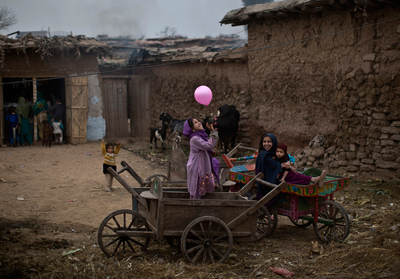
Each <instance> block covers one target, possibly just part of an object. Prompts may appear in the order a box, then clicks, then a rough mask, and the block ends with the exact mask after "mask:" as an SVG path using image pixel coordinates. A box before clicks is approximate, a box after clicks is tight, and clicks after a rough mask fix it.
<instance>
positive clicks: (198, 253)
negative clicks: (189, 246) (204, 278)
mask: <svg viewBox="0 0 400 279" xmlns="http://www.w3.org/2000/svg"><path fill="white" fill-rule="evenodd" d="M203 252H204V248H203V247H201V249H200V250H199V251H198V252H197V254H196V255H195V256H194V257H193V259H192V260H191V261H192V262H194V263H195V262H196V261H197V259H198V258H199V257H200V256H201V255H202V254H203Z"/></svg>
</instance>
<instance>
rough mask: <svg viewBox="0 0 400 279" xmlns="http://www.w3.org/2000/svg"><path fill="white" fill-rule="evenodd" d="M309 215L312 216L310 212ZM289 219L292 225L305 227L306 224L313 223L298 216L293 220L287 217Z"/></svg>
mask: <svg viewBox="0 0 400 279" xmlns="http://www.w3.org/2000/svg"><path fill="white" fill-rule="evenodd" d="M309 215H311V216H313V215H312V214H309ZM313 218H314V217H313ZM289 220H290V222H292V224H293V225H296V226H297V227H299V228H307V227H308V226H311V225H312V224H313V223H314V222H313V221H309V220H304V219H300V218H299V219H297V220H293V219H291V218H290V217H289Z"/></svg>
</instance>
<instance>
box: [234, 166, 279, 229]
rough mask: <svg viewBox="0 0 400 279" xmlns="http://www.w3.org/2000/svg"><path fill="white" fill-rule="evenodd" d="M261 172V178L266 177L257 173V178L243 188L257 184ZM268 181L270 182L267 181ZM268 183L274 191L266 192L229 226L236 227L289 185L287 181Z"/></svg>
mask: <svg viewBox="0 0 400 279" xmlns="http://www.w3.org/2000/svg"><path fill="white" fill-rule="evenodd" d="M260 174H261V176H260V177H261V178H262V177H264V175H263V173H261V172H260V173H259V174H257V176H256V177H257V178H253V179H252V180H251V181H250V182H249V183H247V185H246V186H245V187H243V188H242V190H243V189H244V188H246V187H247V186H248V185H249V184H250V185H251V186H253V185H254V184H255V182H256V179H259V178H258V176H259V175H260ZM264 182H265V181H264ZM266 183H268V182H266ZM268 184H269V186H272V187H273V188H274V189H272V191H270V192H269V193H268V194H266V195H265V196H264V197H262V198H261V199H260V200H259V201H258V202H257V203H256V204H254V205H253V206H251V207H250V208H248V209H247V210H245V211H244V212H243V213H242V214H240V215H239V216H237V217H236V218H235V219H233V220H232V221H231V222H230V223H229V224H227V225H228V227H229V228H230V229H231V230H233V229H234V228H236V227H237V226H238V225H239V224H241V223H243V221H245V220H246V219H247V218H248V217H249V216H250V215H252V214H254V213H255V212H256V211H257V210H258V209H260V208H261V207H263V206H264V205H265V204H266V203H267V202H269V201H270V200H271V199H272V198H274V197H275V196H276V195H278V194H279V193H280V192H281V191H282V190H283V189H284V188H286V187H287V183H286V182H282V183H281V184H279V185H274V184H271V183H268ZM239 192H241V191H239ZM239 192H238V193H239ZM246 192H247V191H246Z"/></svg>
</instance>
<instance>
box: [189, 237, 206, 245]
mask: <svg viewBox="0 0 400 279" xmlns="http://www.w3.org/2000/svg"><path fill="white" fill-rule="evenodd" d="M186 242H188V243H195V244H202V243H203V241H201V240H197V239H191V238H188V239H186Z"/></svg>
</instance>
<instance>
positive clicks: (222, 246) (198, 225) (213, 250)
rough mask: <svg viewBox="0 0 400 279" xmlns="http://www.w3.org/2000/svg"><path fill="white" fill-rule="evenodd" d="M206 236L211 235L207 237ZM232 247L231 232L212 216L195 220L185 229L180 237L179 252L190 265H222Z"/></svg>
mask: <svg viewBox="0 0 400 279" xmlns="http://www.w3.org/2000/svg"><path fill="white" fill-rule="evenodd" d="M199 234H203V235H202V236H200V235H199ZM207 234H211V235H210V236H209V237H207ZM194 238H195V241H193V239H194ZM199 240H201V242H200V243H198V241H199ZM197 244H198V245H197ZM232 245H233V237H232V233H231V230H230V229H229V227H228V226H227V225H226V224H225V223H224V222H223V221H222V220H220V219H218V218H217V217H213V216H203V217H199V218H197V219H195V220H194V221H192V222H191V223H190V224H189V225H188V226H187V227H186V228H185V230H184V231H183V234H182V237H181V251H182V253H183V254H184V255H185V257H186V259H187V260H188V261H190V262H192V263H196V262H211V263H222V262H223V261H225V260H226V259H227V258H228V256H229V253H230V251H231V250H232ZM196 251H197V253H195V252H196ZM194 253H195V255H194V256H193V254H194Z"/></svg>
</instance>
